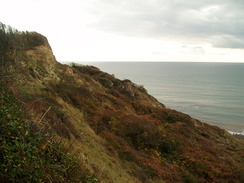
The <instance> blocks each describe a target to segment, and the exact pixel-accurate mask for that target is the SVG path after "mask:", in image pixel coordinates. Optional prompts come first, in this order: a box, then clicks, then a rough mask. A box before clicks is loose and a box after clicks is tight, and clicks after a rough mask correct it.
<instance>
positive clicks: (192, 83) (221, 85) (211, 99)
mask: <svg viewBox="0 0 244 183" xmlns="http://www.w3.org/2000/svg"><path fill="white" fill-rule="evenodd" d="M88 65H94V66H96V67H98V68H100V69H101V70H102V71H105V72H107V73H110V74H114V75H115V76H116V77H117V78H119V79H129V80H131V81H132V82H134V83H137V84H139V85H143V86H144V88H146V90H147V91H148V93H149V94H151V95H152V96H154V97H155V98H156V99H157V100H158V101H160V102H161V103H163V104H164V105H165V106H166V107H168V108H172V109H176V110H178V111H181V112H184V113H186V114H189V115H190V116H192V117H194V118H197V119H199V120H201V121H202V122H206V123H209V124H212V125H216V126H219V127H221V128H224V129H226V130H228V131H230V132H236V133H241V134H244V63H181V62H178V63H177V62H97V63H95V62H94V63H89V64H88Z"/></svg>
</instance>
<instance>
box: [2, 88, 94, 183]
mask: <svg viewBox="0 0 244 183" xmlns="http://www.w3.org/2000/svg"><path fill="white" fill-rule="evenodd" d="M0 127H1V133H0V142H1V143H0V170H1V172H0V182H8V183H11V182H94V181H91V180H92V179H90V178H89V177H91V176H88V174H87V173H85V172H84V171H83V170H82V169H81V167H80V164H79V161H78V159H77V158H76V157H74V156H73V155H71V154H69V153H67V150H66V149H65V148H63V147H62V144H61V143H57V142H53V141H52V140H51V139H50V136H48V134H42V133H41V132H39V130H38V128H37V127H36V126H35V125H33V124H31V123H30V122H29V121H27V120H24V117H23V116H22V112H21V110H20V108H19V106H18V104H17V102H16V101H15V99H14V97H13V96H12V95H11V94H10V93H9V91H8V90H7V89H6V88H4V87H3V86H2V85H1V84H0ZM87 177H88V178H87ZM93 180H95V179H93Z"/></svg>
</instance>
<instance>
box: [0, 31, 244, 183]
mask: <svg viewBox="0 0 244 183" xmlns="http://www.w3.org/2000/svg"><path fill="white" fill-rule="evenodd" d="M15 35H16V34H15ZM30 35H31V36H30ZM19 37H21V39H22V38H23V39H24V40H25V44H24V46H22V47H21V49H16V48H15V47H13V48H11V49H6V50H5V51H2V52H1V54H2V58H3V59H2V62H3V61H4V64H2V65H4V67H2V70H4V73H5V76H8V77H2V78H1V82H2V83H4V84H5V85H6V86H8V87H9V88H11V90H12V91H13V93H14V94H15V96H16V97H17V99H18V100H19V101H20V103H22V105H23V109H24V110H25V112H26V114H27V116H28V118H29V120H30V121H32V122H33V123H35V124H36V125H37V126H40V127H41V129H43V130H44V131H50V132H52V133H53V134H56V137H55V138H56V139H59V140H61V141H62V143H63V144H64V145H66V147H67V149H68V151H69V152H70V153H73V154H74V155H76V156H77V157H79V158H80V162H81V164H82V165H83V166H85V167H86V168H87V169H89V170H90V172H92V173H93V174H95V175H96V177H97V178H98V179H99V180H100V182H116V183H120V182H121V183H124V182H159V183H160V182H221V183H222V182H243V181H244V177H243V176H244V175H243V172H244V169H243V168H244V167H243V152H244V151H243V147H244V141H243V139H241V138H237V137H236V136H232V135H230V134H228V133H227V132H226V131H225V130H223V129H220V128H218V127H215V126H211V125H208V124H205V123H201V122H200V121H198V120H196V119H193V118H191V117H190V116H188V115H186V114H183V113H181V112H178V111H175V110H171V109H167V108H165V106H164V105H163V104H161V103H159V102H158V101H157V100H156V99H155V98H153V97H152V96H150V95H148V94H147V92H146V90H145V89H144V88H143V87H142V86H138V85H136V84H134V83H132V82H131V81H129V80H123V81H121V80H119V79H116V78H115V77H114V76H112V75H109V74H107V73H104V72H102V71H100V70H99V69H98V68H96V67H93V66H80V65H76V64H73V65H72V66H68V65H62V64H59V63H58V62H57V61H56V59H55V57H54V56H53V54H52V50H51V48H50V46H49V44H48V42H47V39H46V38H45V37H43V36H42V35H40V34H37V33H28V34H26V33H25V34H24V33H22V34H18V37H17V38H16V40H18V39H20V38H19ZM27 38H28V39H27ZM33 40H35V41H33ZM33 42H34V43H33ZM6 63H7V64H6ZM8 63H11V65H10V64H8Z"/></svg>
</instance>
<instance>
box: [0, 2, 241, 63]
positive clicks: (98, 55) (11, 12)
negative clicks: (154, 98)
mask: <svg viewBox="0 0 244 183" xmlns="http://www.w3.org/2000/svg"><path fill="white" fill-rule="evenodd" d="M243 9H244V1H243V0H198V1H196V0H120V1H118V0H117V1H115V0H21V1H20V0H0V22H2V23H4V24H7V25H11V26H12V27H15V28H16V29H18V30H21V31H25V30H28V31H36V32H39V33H41V34H43V35H44V36H46V37H47V39H48V40H49V43H50V45H51V47H52V49H53V52H54V55H55V56H56V58H57V60H58V61H60V62H89V61H189V62H244V11H243Z"/></svg>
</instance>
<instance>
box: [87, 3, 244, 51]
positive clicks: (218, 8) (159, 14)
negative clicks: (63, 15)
mask: <svg viewBox="0 0 244 183" xmlns="http://www.w3.org/2000/svg"><path fill="white" fill-rule="evenodd" d="M243 9H244V1H243V0H235V1H230V0H201V1H193V0H140V1H139V0H123V1H113V0H95V1H94V7H93V8H92V9H91V12H92V13H93V14H94V15H95V16H96V17H97V22H96V23H94V24H93V25H91V26H92V27H93V28H96V29H100V30H104V31H107V32H113V33H116V34H122V35H126V36H137V37H150V38H154V39H165V38H168V39H177V40H179V39H180V40H183V41H186V42H194V43H196V42H209V43H211V44H213V46H216V47H229V48H244V44H243V42H244V39H243V38H244V31H243V30H244V11H243ZM222 35H224V36H223V37H222Z"/></svg>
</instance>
